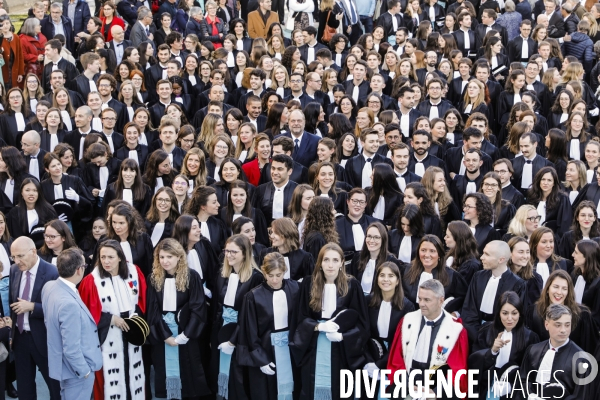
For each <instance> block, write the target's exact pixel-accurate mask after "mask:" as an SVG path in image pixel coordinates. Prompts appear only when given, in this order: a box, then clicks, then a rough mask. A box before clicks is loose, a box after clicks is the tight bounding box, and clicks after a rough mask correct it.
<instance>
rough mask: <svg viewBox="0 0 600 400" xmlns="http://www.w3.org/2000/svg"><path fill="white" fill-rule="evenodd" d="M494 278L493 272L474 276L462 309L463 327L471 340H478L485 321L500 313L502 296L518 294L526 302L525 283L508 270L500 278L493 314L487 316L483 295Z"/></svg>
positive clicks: (477, 273) (491, 319) (483, 272)
mask: <svg viewBox="0 0 600 400" xmlns="http://www.w3.org/2000/svg"><path fill="white" fill-rule="evenodd" d="M491 277H492V271H490V270H484V271H479V272H476V273H475V275H473V279H472V280H471V284H470V285H469V290H468V291H467V296H466V297H465V302H464V304H463V308H462V314H461V318H462V320H463V325H464V326H465V329H466V330H467V333H468V334H469V340H470V341H475V340H476V339H477V332H479V330H480V329H481V324H482V322H483V321H486V322H490V321H493V320H494V315H496V313H497V311H498V303H499V301H500V296H501V295H502V293H504V292H506V291H509V290H511V291H513V292H516V293H517V294H518V295H519V297H520V298H521V302H524V301H525V295H526V292H527V289H526V284H525V281H524V280H522V279H521V278H519V277H518V276H517V275H515V274H513V273H512V272H511V271H510V269H508V268H507V269H506V271H504V273H503V274H502V276H501V277H500V282H499V283H498V289H497V290H496V296H495V298H494V305H493V310H494V311H493V313H492V314H486V313H484V312H483V311H481V303H482V301H483V295H484V292H485V289H486V287H487V284H488V281H489V280H490V279H491Z"/></svg>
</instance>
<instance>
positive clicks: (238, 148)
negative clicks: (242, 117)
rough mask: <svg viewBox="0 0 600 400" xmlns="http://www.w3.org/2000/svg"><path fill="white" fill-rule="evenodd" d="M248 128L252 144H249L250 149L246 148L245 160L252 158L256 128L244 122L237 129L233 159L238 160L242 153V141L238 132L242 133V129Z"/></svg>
mask: <svg viewBox="0 0 600 400" xmlns="http://www.w3.org/2000/svg"><path fill="white" fill-rule="evenodd" d="M245 126H248V127H250V130H252V135H253V137H252V142H251V143H250V147H249V148H248V154H247V156H246V159H247V160H249V159H251V158H252V157H253V156H254V145H255V144H256V135H257V132H256V127H255V126H254V125H253V124H252V123H250V122H244V123H242V124H241V125H240V127H239V128H238V135H237V143H236V145H235V158H237V159H239V158H240V154H242V151H243V150H244V144H243V143H242V139H240V138H241V136H242V135H241V134H240V132H241V131H242V128H243V127H245Z"/></svg>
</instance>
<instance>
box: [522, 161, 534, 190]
mask: <svg viewBox="0 0 600 400" xmlns="http://www.w3.org/2000/svg"><path fill="white" fill-rule="evenodd" d="M532 174H533V164H532V163H531V160H525V165H523V176H522V178H521V188H522V189H529V187H530V186H531V182H532Z"/></svg>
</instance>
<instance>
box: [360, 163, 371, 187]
mask: <svg viewBox="0 0 600 400" xmlns="http://www.w3.org/2000/svg"><path fill="white" fill-rule="evenodd" d="M371 161H372V159H371V158H367V160H366V162H365V166H364V167H363V170H362V180H361V183H362V188H363V189H364V188H366V187H369V186H371V174H372V173H373V166H372V165H371Z"/></svg>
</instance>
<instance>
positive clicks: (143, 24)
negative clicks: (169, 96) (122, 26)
mask: <svg viewBox="0 0 600 400" xmlns="http://www.w3.org/2000/svg"><path fill="white" fill-rule="evenodd" d="M131 1H134V0H131ZM119 4H121V3H119ZM150 25H152V11H150V9H149V8H148V7H146V6H141V7H139V8H138V10H137V22H135V23H133V24H131V25H130V26H131V31H130V33H129V40H131V44H132V45H133V46H135V47H137V46H139V45H140V44H141V43H142V42H146V41H148V40H154V35H153V34H152V33H151V32H150ZM159 47H160V46H159ZM167 47H168V46H167ZM146 87H148V82H147V81H146Z"/></svg>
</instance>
